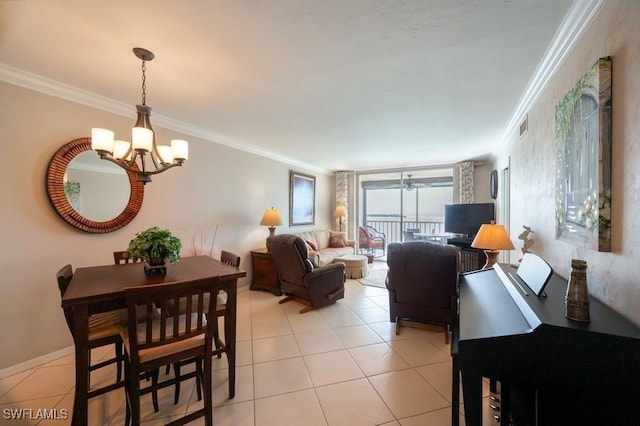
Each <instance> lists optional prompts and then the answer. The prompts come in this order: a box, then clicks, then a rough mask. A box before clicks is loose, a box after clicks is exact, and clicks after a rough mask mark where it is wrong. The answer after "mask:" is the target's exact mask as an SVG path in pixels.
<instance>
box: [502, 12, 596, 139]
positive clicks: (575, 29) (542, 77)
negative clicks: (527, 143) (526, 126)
mask: <svg viewBox="0 0 640 426" xmlns="http://www.w3.org/2000/svg"><path fill="white" fill-rule="evenodd" d="M605 3H606V0H574V1H573V3H572V4H571V7H569V11H568V12H567V14H566V15H565V17H564V19H563V20H562V23H561V24H560V27H559V28H558V31H556V34H555V35H554V36H553V39H552V40H551V43H550V44H549V47H548V48H547V51H546V52H545V54H544V56H543V57H542V60H541V61H540V62H539V63H538V67H537V68H536V70H535V72H534V73H533V77H531V80H529V84H528V85H527V88H526V90H525V91H524V93H523V94H522V96H521V97H520V100H519V101H518V104H517V106H516V108H515V110H514V111H513V114H512V115H511V119H510V120H509V123H508V124H507V127H506V129H505V132H504V135H503V142H506V141H507V140H508V138H509V135H511V133H512V132H514V131H515V130H516V129H517V127H518V126H519V125H520V122H521V121H522V120H523V119H524V117H525V115H526V114H527V112H528V111H529V109H530V108H531V106H532V105H533V103H534V102H535V101H536V100H537V99H538V97H539V96H540V94H541V93H542V91H543V90H544V88H545V87H546V86H547V84H548V83H549V80H551V78H552V77H553V76H554V75H555V74H556V72H557V71H558V68H560V66H561V65H562V63H563V62H564V61H565V59H566V58H567V56H569V54H570V53H571V51H572V50H573V48H574V47H575V45H576V43H578V41H579V40H580V38H581V37H582V35H583V34H584V32H585V31H586V30H587V28H589V25H591V22H592V21H593V19H594V18H595V16H596V15H597V14H598V12H599V11H600V8H601V7H602V6H603V5H604V4H605Z"/></svg>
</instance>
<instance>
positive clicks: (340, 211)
mask: <svg viewBox="0 0 640 426" xmlns="http://www.w3.org/2000/svg"><path fill="white" fill-rule="evenodd" d="M346 215H347V208H346V207H345V206H336V211H335V213H334V216H336V217H344V216H346Z"/></svg>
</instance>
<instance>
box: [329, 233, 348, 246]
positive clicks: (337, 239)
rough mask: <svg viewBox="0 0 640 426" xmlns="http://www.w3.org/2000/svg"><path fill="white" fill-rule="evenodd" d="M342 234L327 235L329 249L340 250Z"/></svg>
mask: <svg viewBox="0 0 640 426" xmlns="http://www.w3.org/2000/svg"><path fill="white" fill-rule="evenodd" d="M344 246H345V243H344V233H343V232H331V233H330V234H329V247H331V248H340V247H344Z"/></svg>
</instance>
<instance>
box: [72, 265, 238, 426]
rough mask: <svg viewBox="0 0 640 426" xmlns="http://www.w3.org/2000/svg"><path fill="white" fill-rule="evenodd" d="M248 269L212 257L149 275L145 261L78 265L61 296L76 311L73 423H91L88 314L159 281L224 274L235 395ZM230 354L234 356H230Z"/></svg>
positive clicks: (231, 393)
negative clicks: (241, 283) (241, 285)
mask: <svg viewBox="0 0 640 426" xmlns="http://www.w3.org/2000/svg"><path fill="white" fill-rule="evenodd" d="M246 275H247V273H246V272H245V271H243V270H241V269H239V268H236V267H234V266H231V265H227V264H225V263H222V262H220V261H219V260H216V259H214V258H212V257H209V256H196V257H183V258H182V259H180V261H178V262H177V263H175V264H169V265H168V266H167V273H166V274H164V275H163V274H152V275H147V274H145V272H144V267H143V265H142V264H141V263H128V264H122V265H104V266H92V267H84V268H78V269H76V270H75V272H74V274H73V279H72V280H71V283H70V284H69V287H68V288H67V291H66V292H65V294H64V296H63V297H62V307H63V308H67V307H70V308H72V309H73V312H74V315H73V317H74V333H73V334H74V336H73V339H74V345H75V358H76V385H75V396H74V401H73V419H72V425H86V424H87V421H88V418H87V417H88V411H87V406H88V397H87V396H88V392H89V389H88V383H89V381H88V375H89V368H88V367H89V349H88V348H89V316H90V315H93V314H97V313H100V312H106V311H110V310H113V309H120V308H124V307H125V306H126V304H125V297H124V289H125V288H127V287H134V286H144V285H150V284H160V283H178V282H184V283H188V282H192V281H196V280H201V279H207V278H214V277H218V276H219V277H220V285H219V287H220V289H221V290H225V291H226V292H227V294H228V298H227V309H228V311H229V317H230V321H225V344H227V345H230V349H229V351H228V352H227V356H228V357H229V398H233V396H234V393H235V344H236V336H235V327H231V324H232V323H233V324H235V321H236V312H237V309H236V307H237V298H236V296H237V280H238V278H242V277H245V276H246ZM230 354H231V355H230Z"/></svg>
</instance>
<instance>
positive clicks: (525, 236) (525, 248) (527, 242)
mask: <svg viewBox="0 0 640 426" xmlns="http://www.w3.org/2000/svg"><path fill="white" fill-rule="evenodd" d="M522 227H523V228H524V231H522V232H521V233H520V235H518V239H519V240H522V241H523V244H522V249H521V250H522V256H524V255H525V253H531V250H529V249H530V248H531V246H532V245H533V243H534V242H535V240H534V239H533V238H529V234H535V232H533V231H532V230H531V228H530V227H528V226H526V225H522ZM521 261H522V257H521V258H520V259H519V260H518V262H521Z"/></svg>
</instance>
